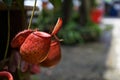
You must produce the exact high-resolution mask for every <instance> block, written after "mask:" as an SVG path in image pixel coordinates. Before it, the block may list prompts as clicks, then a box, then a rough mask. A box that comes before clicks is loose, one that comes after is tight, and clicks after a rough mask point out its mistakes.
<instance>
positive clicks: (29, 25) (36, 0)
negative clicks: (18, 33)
mask: <svg viewBox="0 0 120 80" xmlns="http://www.w3.org/2000/svg"><path fill="white" fill-rule="evenodd" d="M36 2H37V0H35V3H34V7H33V10H32V15H31V18H30V22H29V25H28V29H30V26H31V24H32V19H33V15H34V12H35V8H36Z"/></svg>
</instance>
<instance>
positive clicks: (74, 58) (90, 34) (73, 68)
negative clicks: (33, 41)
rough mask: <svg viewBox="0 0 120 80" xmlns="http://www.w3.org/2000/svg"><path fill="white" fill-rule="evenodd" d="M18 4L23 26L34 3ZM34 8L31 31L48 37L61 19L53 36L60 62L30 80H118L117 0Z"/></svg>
mask: <svg viewBox="0 0 120 80" xmlns="http://www.w3.org/2000/svg"><path fill="white" fill-rule="evenodd" d="M0 1H1V2H2V0H0ZM13 1H17V0H13ZM20 1H22V4H23V5H24V9H25V15H24V17H25V18H22V19H21V21H22V22H21V24H23V25H24V26H26V25H27V24H28V23H29V20H30V17H31V13H32V8H33V5H34V0H20ZM0 6H1V5H0ZM36 6H37V8H36V10H35V14H34V18H33V20H32V26H31V28H33V29H39V30H41V31H45V32H48V33H50V32H51V31H52V29H53V27H54V25H55V23H56V21H57V19H58V17H61V18H62V19H63V25H62V28H61V30H60V31H59V33H58V34H57V36H58V37H59V38H60V39H63V41H62V42H61V51H62V58H61V61H60V63H59V64H58V65H56V66H55V67H52V68H44V67H40V73H39V74H35V75H31V80H120V24H119V22H120V0H37V4H36ZM0 10H1V11H2V10H3V8H0ZM1 16H2V15H1ZM19 19H20V18H19ZM23 20H24V21H23ZM18 22H19V21H18ZM1 25H3V24H1ZM23 25H22V26H23ZM19 26H20V25H19ZM24 28H25V27H24Z"/></svg>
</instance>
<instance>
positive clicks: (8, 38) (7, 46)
mask: <svg viewBox="0 0 120 80" xmlns="http://www.w3.org/2000/svg"><path fill="white" fill-rule="evenodd" d="M9 41H10V10H8V36H7V45H6V50H5V55H4V60H5V59H6V57H7V53H8V48H9Z"/></svg>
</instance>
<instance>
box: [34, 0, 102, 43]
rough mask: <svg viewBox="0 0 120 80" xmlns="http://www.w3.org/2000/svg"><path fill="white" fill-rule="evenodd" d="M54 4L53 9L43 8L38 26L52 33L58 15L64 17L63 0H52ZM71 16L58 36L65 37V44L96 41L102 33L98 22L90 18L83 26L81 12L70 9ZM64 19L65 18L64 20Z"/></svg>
mask: <svg viewBox="0 0 120 80" xmlns="http://www.w3.org/2000/svg"><path fill="white" fill-rule="evenodd" d="M50 1H51V2H52V4H53V5H54V9H53V10H46V9H43V10H42V12H40V13H39V17H38V20H37V25H36V26H37V28H39V29H40V30H42V31H45V32H48V33H50V32H51V31H52V29H53V27H54V25H55V24H56V21H57V19H58V17H62V16H63V15H62V14H63V12H62V9H61V8H62V2H61V0H58V1H57V0H50ZM59 2H60V3H59ZM70 10H71V11H70V17H69V20H68V22H67V23H66V24H65V25H63V26H62V28H61V30H60V31H59V33H58V37H59V38H61V39H63V42H62V43H63V44H67V45H73V44H80V43H85V42H89V41H96V40H97V39H98V38H99V36H100V34H101V30H100V28H99V25H98V24H95V23H93V22H91V20H90V19H89V20H88V22H86V25H84V26H81V25H80V23H79V18H80V13H79V11H75V10H73V9H70ZM63 21H64V20H63Z"/></svg>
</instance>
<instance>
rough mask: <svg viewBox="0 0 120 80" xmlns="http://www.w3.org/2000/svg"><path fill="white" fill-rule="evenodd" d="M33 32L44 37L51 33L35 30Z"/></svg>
mask: <svg viewBox="0 0 120 80" xmlns="http://www.w3.org/2000/svg"><path fill="white" fill-rule="evenodd" d="M33 34H34V35H36V36H39V37H46V38H48V37H51V35H50V34H48V33H46V32H40V31H35V32H33Z"/></svg>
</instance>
